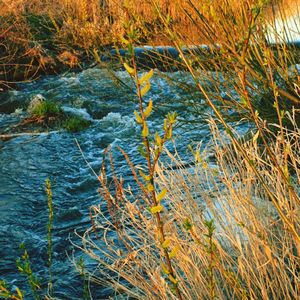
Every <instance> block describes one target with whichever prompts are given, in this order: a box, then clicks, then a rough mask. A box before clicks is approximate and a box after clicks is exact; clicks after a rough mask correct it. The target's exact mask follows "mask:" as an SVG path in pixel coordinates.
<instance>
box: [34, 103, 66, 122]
mask: <svg viewBox="0 0 300 300" xmlns="http://www.w3.org/2000/svg"><path fill="white" fill-rule="evenodd" d="M31 114H32V115H33V116H36V117H43V118H46V117H47V118H49V117H59V116H60V115H61V114H62V109H61V108H60V107H59V105H58V104H56V103H54V102H51V101H42V102H40V103H38V104H37V105H35V106H34V107H33V109H32V112H31Z"/></svg>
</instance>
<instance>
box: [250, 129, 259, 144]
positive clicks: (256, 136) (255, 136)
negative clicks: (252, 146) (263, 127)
mask: <svg viewBox="0 0 300 300" xmlns="http://www.w3.org/2000/svg"><path fill="white" fill-rule="evenodd" d="M258 137H259V130H258V131H257V132H256V133H255V134H254V136H253V138H252V141H253V143H255V142H256V141H257V139H258Z"/></svg>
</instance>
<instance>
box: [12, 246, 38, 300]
mask: <svg viewBox="0 0 300 300" xmlns="http://www.w3.org/2000/svg"><path fill="white" fill-rule="evenodd" d="M20 248H21V249H22V250H23V255H22V256H21V257H20V258H18V259H17V261H16V262H17V268H18V270H19V272H20V273H21V274H24V275H25V276H26V278H27V281H28V284H29V287H30V290H31V293H32V296H33V298H34V299H35V300H38V299H40V296H39V291H40V289H41V286H40V280H39V278H38V277H37V276H36V275H35V274H34V273H33V271H32V268H31V263H30V258H29V255H28V252H27V250H26V248H25V245H24V244H23V243H22V244H21V245H20Z"/></svg>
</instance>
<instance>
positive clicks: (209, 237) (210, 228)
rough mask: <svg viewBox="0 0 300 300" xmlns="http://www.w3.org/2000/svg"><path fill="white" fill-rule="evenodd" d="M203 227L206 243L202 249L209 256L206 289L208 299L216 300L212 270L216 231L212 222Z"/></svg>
mask: <svg viewBox="0 0 300 300" xmlns="http://www.w3.org/2000/svg"><path fill="white" fill-rule="evenodd" d="M204 225H205V227H206V229H207V233H206V234H205V235H204V236H205V238H206V242H205V244H204V248H205V250H206V253H207V254H208V255H209V260H208V261H209V265H208V269H207V274H208V288H209V295H210V299H211V300H214V299H216V280H215V275H214V269H215V267H216V262H215V260H216V251H217V247H216V244H215V243H214V241H213V237H214V233H215V230H216V226H215V224H214V220H206V221H205V222H204Z"/></svg>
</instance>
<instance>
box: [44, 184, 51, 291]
mask: <svg viewBox="0 0 300 300" xmlns="http://www.w3.org/2000/svg"><path fill="white" fill-rule="evenodd" d="M45 185H46V194H47V200H48V201H47V202H48V225H47V241H48V268H49V282H48V286H49V293H50V294H51V292H52V270H51V269H52V253H53V246H52V228H53V201H52V189H51V181H50V179H49V178H48V179H46V182H45Z"/></svg>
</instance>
